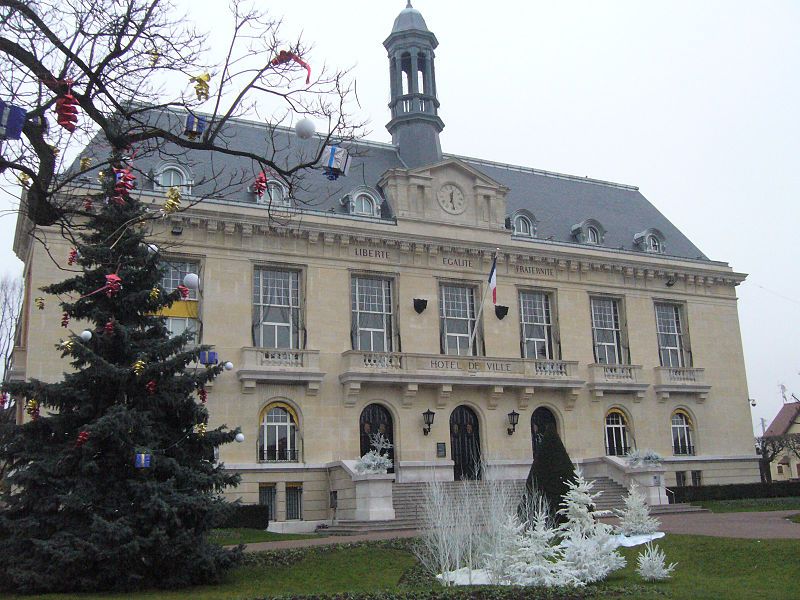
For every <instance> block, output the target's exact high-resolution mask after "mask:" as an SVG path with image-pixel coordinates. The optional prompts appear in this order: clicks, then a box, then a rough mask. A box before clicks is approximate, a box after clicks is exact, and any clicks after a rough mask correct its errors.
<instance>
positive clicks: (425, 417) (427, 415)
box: [422, 408, 436, 435]
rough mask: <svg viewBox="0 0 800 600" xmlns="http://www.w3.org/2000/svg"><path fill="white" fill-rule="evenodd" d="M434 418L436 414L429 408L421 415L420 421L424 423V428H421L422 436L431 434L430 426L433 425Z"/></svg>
mask: <svg viewBox="0 0 800 600" xmlns="http://www.w3.org/2000/svg"><path fill="white" fill-rule="evenodd" d="M435 416H436V413H435V412H433V411H432V410H431V409H430V408H429V409H428V410H426V411H425V412H424V413H422V421H423V422H424V423H425V427H423V428H422V433H423V434H425V435H428V434H429V433H430V432H431V425H433V417H435Z"/></svg>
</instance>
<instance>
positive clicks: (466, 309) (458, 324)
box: [439, 283, 478, 356]
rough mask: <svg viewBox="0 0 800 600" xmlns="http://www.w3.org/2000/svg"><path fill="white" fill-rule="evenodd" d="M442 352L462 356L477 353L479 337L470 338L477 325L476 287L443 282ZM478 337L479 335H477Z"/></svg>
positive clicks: (441, 290) (440, 297) (441, 298)
mask: <svg viewBox="0 0 800 600" xmlns="http://www.w3.org/2000/svg"><path fill="white" fill-rule="evenodd" d="M439 317H440V328H441V340H442V352H443V353H444V354H456V355H461V356H472V355H477V351H476V349H477V345H478V344H477V342H478V340H477V339H473V340H472V345H471V347H470V339H472V336H473V332H474V331H475V327H476V326H477V322H476V319H475V288H473V287H470V286H465V285H453V284H449V283H443V284H442V285H441V287H440V290H439ZM476 337H477V336H476Z"/></svg>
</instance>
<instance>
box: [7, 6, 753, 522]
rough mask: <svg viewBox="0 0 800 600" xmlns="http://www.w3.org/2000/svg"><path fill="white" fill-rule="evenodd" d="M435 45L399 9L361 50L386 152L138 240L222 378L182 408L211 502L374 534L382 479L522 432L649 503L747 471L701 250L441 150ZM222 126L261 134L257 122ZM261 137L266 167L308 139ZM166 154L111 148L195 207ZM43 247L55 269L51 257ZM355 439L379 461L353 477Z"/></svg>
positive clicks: (359, 156)
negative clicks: (643, 473) (381, 454)
mask: <svg viewBox="0 0 800 600" xmlns="http://www.w3.org/2000/svg"><path fill="white" fill-rule="evenodd" d="M437 45H438V41H437V39H436V37H435V36H434V34H433V33H431V32H430V31H429V30H428V28H427V26H426V24H425V21H424V20H423V18H422V16H421V14H420V13H419V12H418V11H417V10H415V9H413V8H411V7H408V8H406V9H405V10H403V11H402V12H401V13H400V15H399V16H398V17H397V19H396V20H395V23H394V27H393V28H392V31H391V33H390V35H389V37H388V38H387V39H386V41H385V42H384V46H385V47H386V50H387V51H388V57H389V70H388V76H389V80H390V84H391V86H390V89H391V101H390V104H389V107H390V110H391V120H390V121H389V123H388V125H387V128H388V130H389V131H390V133H391V135H392V143H391V144H385V143H373V142H369V141H359V142H357V143H354V144H351V145H350V146H349V150H350V154H351V165H350V169H349V172H348V175H346V176H342V177H339V179H337V180H335V181H329V180H328V179H326V177H325V176H324V175H323V174H322V173H321V171H319V170H315V171H312V172H310V173H309V174H308V175H307V176H306V179H305V180H304V185H303V186H300V187H298V188H297V189H295V190H293V193H291V194H290V193H288V190H287V189H286V188H285V187H283V186H282V185H281V184H280V183H278V182H276V181H270V182H269V184H268V188H267V190H266V193H265V194H264V195H263V196H262V197H259V196H258V194H256V193H254V192H252V191H249V190H246V189H242V190H240V191H239V192H236V193H230V194H228V195H222V196H219V197H213V198H204V199H203V200H202V201H201V202H198V203H197V204H196V205H194V206H192V207H191V208H189V209H187V210H186V211H184V212H180V213H176V214H173V215H171V216H170V217H169V218H168V219H165V220H162V221H159V222H158V224H157V225H156V226H155V229H154V231H153V234H154V237H155V240H154V241H156V242H157V243H160V244H161V247H162V249H163V252H164V255H165V262H166V267H167V273H166V275H165V278H164V287H165V288H167V289H174V288H175V286H177V285H178V284H179V283H180V282H181V281H182V280H183V277H184V276H185V275H186V274H187V273H197V274H198V275H199V276H200V282H201V283H200V289H199V291H198V292H196V293H194V294H193V295H192V296H191V297H190V298H189V299H188V300H186V301H185V302H179V303H177V304H176V305H174V306H173V307H172V309H171V310H170V311H168V312H167V313H166V316H167V319H168V324H169V327H170V329H171V330H172V331H173V332H178V331H182V330H184V329H187V328H189V329H193V330H195V331H197V332H198V334H200V335H199V337H201V342H202V343H203V344H211V345H213V346H214V348H215V350H216V351H217V352H218V353H219V356H220V358H221V359H222V360H230V361H232V362H233V363H234V369H233V370H232V371H230V372H225V373H224V374H223V375H222V376H220V377H219V378H218V379H217V380H216V381H215V382H214V384H213V386H209V394H208V408H209V411H210V413H211V420H210V426H217V425H221V424H227V425H228V426H229V427H237V426H239V427H241V428H242V431H243V432H244V434H245V436H246V441H245V442H244V443H241V444H229V445H226V446H224V447H223V448H221V455H220V457H219V458H220V460H221V461H223V462H224V463H225V465H226V467H227V468H228V469H230V470H232V471H236V472H238V473H240V474H241V479H242V483H241V484H240V486H239V487H238V488H236V489H231V490H228V491H227V494H228V495H229V496H230V497H231V498H241V499H242V501H243V502H245V503H258V502H262V503H266V504H269V505H270V506H271V507H272V512H273V518H274V519H275V520H276V521H300V522H303V523H306V524H307V526H309V527H310V526H313V525H314V524H316V523H320V522H330V521H331V520H369V519H391V518H392V517H393V516H394V513H393V510H392V497H393V495H396V494H397V491H398V490H400V489H402V486H404V485H413V484H414V483H415V482H421V481H426V480H429V479H431V478H437V479H439V480H445V481H449V480H458V479H464V478H467V479H469V478H476V477H484V476H485V477H494V478H502V479H509V480H520V479H524V478H525V477H526V475H527V473H528V470H529V468H530V466H531V461H532V455H533V448H534V445H535V444H536V440H537V431H541V430H542V429H543V428H544V427H545V426H548V425H550V426H554V427H555V428H556V431H557V432H558V434H559V435H560V436H561V439H562V440H563V442H564V444H565V446H566V448H567V450H568V452H569V454H570V456H571V457H572V459H573V461H575V462H576V463H580V464H581V465H582V466H583V467H584V470H585V471H586V472H587V473H588V474H589V475H592V476H595V475H596V476H606V477H609V478H611V479H612V480H614V481H617V482H618V483H619V484H621V485H627V483H628V482H629V481H630V480H631V479H630V476H631V469H632V467H630V465H628V463H627V461H625V460H624V458H622V457H624V456H625V455H626V454H628V453H629V452H630V451H631V450H634V449H638V450H640V451H642V450H645V449H653V450H655V451H656V452H658V453H660V454H661V455H662V456H663V457H664V460H663V463H662V466H661V467H659V468H656V469H654V470H652V477H653V478H654V479H653V482H654V483H653V485H655V486H656V487H657V488H659V489H658V497H659V498H661V493H662V492H666V493H667V494H668V490H669V488H672V487H674V486H681V485H699V484H701V483H703V484H707V483H736V482H750V481H756V480H758V466H757V459H756V456H755V454H754V448H753V442H752V438H753V436H752V427H751V422H750V410H749V404H748V393H747V382H746V378H745V368H744V358H743V352H742V342H741V336H740V331H739V322H738V315H737V299H736V286H737V285H738V284H739V283H741V282H742V281H743V280H744V275H742V274H740V273H736V272H735V271H733V270H732V269H731V268H730V267H729V266H728V265H727V264H726V263H723V262H716V261H712V260H709V259H708V258H707V257H706V256H705V255H704V254H703V253H702V252H701V251H700V250H699V249H698V248H697V247H696V246H695V245H694V244H693V243H692V242H691V241H689V240H688V239H687V238H686V237H685V236H684V235H683V234H682V233H681V232H680V231H679V230H678V229H676V228H675V226H673V225H672V223H670V221H669V220H668V219H667V218H666V217H665V216H664V215H662V214H661V213H660V212H659V211H658V210H657V209H656V208H655V207H654V206H653V205H652V204H650V202H648V201H647V199H646V198H645V197H644V196H643V195H642V194H641V193H640V192H639V190H638V188H636V187H634V186H630V185H622V184H617V183H610V182H606V181H599V180H592V179H587V178H585V177H574V176H570V175H563V174H559V173H552V172H546V171H541V170H537V169H535V168H529V167H526V166H513V165H507V164H500V163H496V162H492V161H491V160H484V159H479V158H470V157H465V156H458V155H454V154H444V153H442V151H441V147H440V144H439V134H440V132H441V131H442V129H443V127H444V124H443V122H442V120H441V118H440V116H439V108H440V107H439V102H438V100H437V94H436V72H435V63H434V50H435V48H436V47H437ZM175 119H176V123H178V125H176V126H178V127H179V126H180V123H182V117H181V116H180V115H176V116H175ZM232 127H235V128H236V136H237V139H238V140H239V141H240V142H241V143H243V144H245V145H246V144H248V143H249V142H248V140H250V139H252V145H253V147H258V144H259V140H260V142H261V144H263V124H256V123H249V122H246V121H237V122H235V124H234V125H232ZM276 135H277V136H279V137H280V141H281V144H280V145H281V150H280V151H281V152H283V153H285V155H286V156H289V155H291V153H292V152H298V153H299V152H303V151H304V149H306V151H307V150H308V148H310V147H312V146H313V149H314V150H315V149H316V148H317V147H318V145H319V139H318V138H312V139H311V140H305V141H304V140H300V139H299V138H297V137H296V136H295V133H294V131H293V130H289V129H286V130H283V129H280V130H278V132H277V134H276ZM259 136H260V137H259ZM308 144H311V145H312V146H307V145H308ZM179 155H180V153H179V152H175V153H171V152H165V153H164V156H165V158H164V159H163V160H162V159H160V158H158V157H157V156H153V157H149V158H143V159H141V160H138V159H137V162H136V167H137V169H140V170H143V171H144V172H148V173H149V174H150V177H149V178H144V180H143V181H142V180H140V181H139V191H140V192H141V194H142V195H143V198H145V199H146V200H147V201H152V203H153V205H154V207H159V206H160V205H161V204H162V203H163V198H164V192H165V190H166V189H167V188H169V187H170V186H180V187H181V189H182V190H183V192H184V195H185V196H188V197H190V198H191V196H193V195H194V196H197V197H200V196H203V195H204V189H203V186H202V184H198V183H195V182H201V181H203V180H204V179H205V178H206V177H205V176H206V175H207V173H206V170H208V169H210V168H211V167H210V166H209V165H208V162H207V161H208V157H204V156H202V155H197V156H195V155H194V154H193V153H191V152H189V153H186V154H184V158H185V160H184V159H181V160H178V159H176V158H175V157H176V156H179ZM214 160H215V164H214V168H216V169H219V168H220V166H221V165H222V166H227V167H228V168H230V169H236V168H237V166H241V165H237V163H236V161H235V160H234V159H231V158H230V157H227V158H226V157H215V159H214ZM246 166H248V165H245V167H246ZM91 185H92V184H90V183H89V182H87V183H86V186H87V187H91ZM30 228H31V224H30V222H28V221H27V220H25V219H24V218H20V220H19V223H18V225H17V235H16V239H15V251H16V253H17V255H18V256H19V257H20V258H21V259H22V260H23V261H24V263H25V280H26V284H27V292H26V293H27V297H26V304H25V308H24V315H23V331H22V333H21V335H20V336H19V342H18V347H17V348H16V350H15V361H14V369H13V376H14V377H17V378H38V379H42V380H48V381H54V380H58V379H59V378H60V377H61V374H62V372H63V371H64V370H65V369H67V368H68V365H67V363H66V362H60V361H58V360H57V359H55V356H54V351H53V344H55V343H56V342H57V341H58V340H59V338H60V337H61V336H63V331H64V330H63V329H61V328H60V327H58V324H59V315H60V309H59V307H58V306H57V303H56V302H55V301H51V302H48V304H47V307H46V308H45V310H36V308H35V307H33V306H32V297H34V296H36V295H37V293H38V289H39V288H40V287H42V286H43V285H46V284H48V283H51V282H53V281H58V280H60V279H62V278H63V272H62V271H60V270H59V269H58V268H57V266H56V265H54V264H52V262H51V260H50V258H49V257H48V255H47V252H46V250H45V249H44V248H43V247H42V245H41V244H40V243H39V242H37V241H35V240H34V238H33V237H32V236H30V235H29V233H30ZM47 239H48V241H49V243H50V248H49V250H50V253H51V254H52V255H53V256H56V257H62V256H63V257H64V259H65V260H66V256H67V254H68V252H69V247H68V245H67V242H66V241H63V240H61V238H60V237H58V235H57V232H55V231H54V232H52V233H50V234H49V235H48V236H47ZM159 240H160V242H159ZM495 257H496V260H497V262H496V281H497V288H496V304H495V303H493V301H492V293H490V292H488V286H489V282H488V276H489V272H490V269H491V267H492V264H493V261H494V259H495ZM19 417H20V418H22V413H21V412H20V415H19ZM377 432H380V433H383V434H384V435H385V436H386V437H387V438H388V439H389V440H390V441H391V442H392V443H393V445H394V446H393V448H392V450H391V454H392V458H393V460H394V469H392V470H391V471H390V472H389V473H387V474H385V475H363V474H359V473H358V472H357V471H356V470H355V468H354V465H355V461H356V460H357V459H358V458H359V457H360V456H362V455H363V454H365V453H366V452H367V451H368V450H369V448H370V435H371V434H373V433H377ZM481 461H483V462H484V464H486V465H488V466H489V467H491V471H490V472H489V470H488V469H487V470H486V471H487V472H482V471H481V468H480V466H479V463H480V462H481ZM648 476H649V475H648ZM664 488H666V490H665V489H664ZM662 501H664V502H666V498H664V499H662Z"/></svg>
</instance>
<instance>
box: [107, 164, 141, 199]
mask: <svg viewBox="0 0 800 600" xmlns="http://www.w3.org/2000/svg"><path fill="white" fill-rule="evenodd" d="M114 176H115V177H116V181H117V183H116V184H115V185H114V196H113V197H112V198H111V199H112V200H113V201H114V202H116V203H117V204H119V205H121V206H122V205H124V204H125V199H126V198H127V197H128V194H130V192H131V190H132V189H133V182H134V181H136V177H134V176H133V175H132V174H131V170H130V169H129V168H128V167H125V168H124V169H114Z"/></svg>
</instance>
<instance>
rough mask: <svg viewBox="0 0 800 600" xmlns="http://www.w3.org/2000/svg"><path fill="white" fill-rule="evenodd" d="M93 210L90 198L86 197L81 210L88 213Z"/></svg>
mask: <svg viewBox="0 0 800 600" xmlns="http://www.w3.org/2000/svg"><path fill="white" fill-rule="evenodd" d="M93 208H94V204H93V203H92V199H91V198H89V197H87V198H86V199H85V200H84V201H83V210H85V211H90V210H92V209H93Z"/></svg>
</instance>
